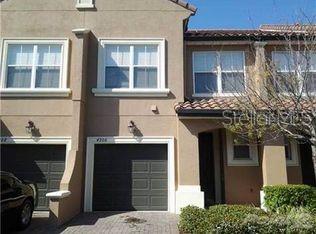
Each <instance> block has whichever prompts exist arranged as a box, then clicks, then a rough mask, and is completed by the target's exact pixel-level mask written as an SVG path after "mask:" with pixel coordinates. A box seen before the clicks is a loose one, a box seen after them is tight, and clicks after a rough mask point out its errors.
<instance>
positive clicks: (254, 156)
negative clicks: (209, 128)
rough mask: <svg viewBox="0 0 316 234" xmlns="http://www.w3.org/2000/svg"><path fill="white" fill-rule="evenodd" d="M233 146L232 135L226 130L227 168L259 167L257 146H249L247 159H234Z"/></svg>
mask: <svg viewBox="0 0 316 234" xmlns="http://www.w3.org/2000/svg"><path fill="white" fill-rule="evenodd" d="M234 145H235V144H234V137H233V133H232V132H230V131H229V130H226V150H227V166H259V160H258V146H257V145H252V144H249V156H250V158H249V159H235V158H234ZM241 145H245V144H241Z"/></svg>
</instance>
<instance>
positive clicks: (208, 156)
mask: <svg viewBox="0 0 316 234" xmlns="http://www.w3.org/2000/svg"><path fill="white" fill-rule="evenodd" d="M199 159H200V160H199V161H200V185H201V190H202V191H203V192H204V202H205V204H204V205H205V207H209V206H211V205H214V204H215V179H214V178H215V174H214V155H213V136H212V133H200V134H199Z"/></svg>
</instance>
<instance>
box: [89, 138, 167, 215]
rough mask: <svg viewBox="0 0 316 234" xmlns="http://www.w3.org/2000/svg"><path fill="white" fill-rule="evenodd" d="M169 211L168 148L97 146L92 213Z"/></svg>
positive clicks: (127, 145)
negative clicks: (104, 211) (105, 211)
mask: <svg viewBox="0 0 316 234" xmlns="http://www.w3.org/2000/svg"><path fill="white" fill-rule="evenodd" d="M167 209H168V160H167V145H158V144H157V145H150V144H137V145H133V144H116V145H112V144H105V145H96V146H95V157H94V182H93V210H111V211H115V210H121V211H126V210H167Z"/></svg>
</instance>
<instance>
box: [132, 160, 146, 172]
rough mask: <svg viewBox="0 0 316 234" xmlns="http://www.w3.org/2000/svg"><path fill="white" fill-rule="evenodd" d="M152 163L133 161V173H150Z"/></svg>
mask: <svg viewBox="0 0 316 234" xmlns="http://www.w3.org/2000/svg"><path fill="white" fill-rule="evenodd" d="M149 168H150V163H149V162H145V161H138V160H132V171H133V173H149Z"/></svg>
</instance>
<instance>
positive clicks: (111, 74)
mask: <svg viewBox="0 0 316 234" xmlns="http://www.w3.org/2000/svg"><path fill="white" fill-rule="evenodd" d="M128 87H129V67H106V68H105V88H110V89H113V88H128Z"/></svg>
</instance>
